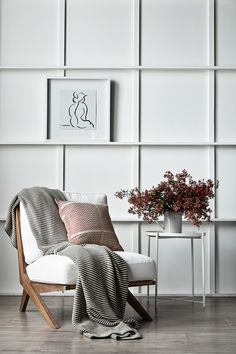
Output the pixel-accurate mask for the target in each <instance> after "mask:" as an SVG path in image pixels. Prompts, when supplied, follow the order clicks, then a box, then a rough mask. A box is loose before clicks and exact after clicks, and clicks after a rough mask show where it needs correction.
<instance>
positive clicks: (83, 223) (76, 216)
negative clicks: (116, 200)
mask: <svg viewBox="0 0 236 354" xmlns="http://www.w3.org/2000/svg"><path fill="white" fill-rule="evenodd" d="M57 204H58V207H59V213H60V217H61V219H62V221H63V222H64V224H65V227H66V230H67V237H68V240H69V242H71V243H75V244H77V245H82V244H85V243H93V244H98V245H104V246H107V247H109V248H110V249H111V250H113V251H122V250H123V249H122V247H121V245H120V244H119V241H118V239H117V236H116V234H115V231H114V228H113V226H112V223H111V218H110V215H109V212H108V206H107V205H105V204H91V203H75V202H69V201H57Z"/></svg>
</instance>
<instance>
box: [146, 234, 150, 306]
mask: <svg viewBox="0 0 236 354" xmlns="http://www.w3.org/2000/svg"><path fill="white" fill-rule="evenodd" d="M150 239H151V237H150V236H149V237H148V257H150ZM147 300H148V302H149V285H147Z"/></svg>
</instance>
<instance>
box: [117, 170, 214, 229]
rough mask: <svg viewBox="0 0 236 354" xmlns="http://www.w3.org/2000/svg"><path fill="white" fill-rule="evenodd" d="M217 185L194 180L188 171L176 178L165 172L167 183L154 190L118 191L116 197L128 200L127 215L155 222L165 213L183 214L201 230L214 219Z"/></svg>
mask: <svg viewBox="0 0 236 354" xmlns="http://www.w3.org/2000/svg"><path fill="white" fill-rule="evenodd" d="M218 185H219V181H216V183H213V181H212V180H211V179H208V180H206V181H205V180H204V179H202V180H198V181H194V180H193V178H192V176H191V175H190V174H189V173H188V172H187V171H186V170H183V171H182V172H180V173H177V174H176V175H174V174H173V173H172V172H170V171H166V172H165V174H164V180H163V181H161V182H160V183H159V184H158V185H157V186H153V187H152V188H151V189H146V190H144V191H140V189H139V188H138V187H136V188H133V189H130V190H121V191H119V192H116V193H115V196H116V197H118V198H120V199H123V198H125V197H127V198H128V202H129V203H130V204H131V206H130V207H129V209H128V212H129V213H131V214H137V215H138V217H142V218H143V220H145V221H148V222H156V221H157V220H158V218H159V217H160V216H161V215H164V214H165V212H168V211H171V212H180V213H182V215H183V216H184V217H185V218H186V219H187V220H189V221H191V222H192V224H193V225H195V226H197V227H199V226H200V225H201V224H202V221H203V220H207V221H210V220H211V218H210V214H211V212H212V210H211V209H210V207H209V201H210V199H212V198H214V196H215V195H214V189H216V188H218Z"/></svg>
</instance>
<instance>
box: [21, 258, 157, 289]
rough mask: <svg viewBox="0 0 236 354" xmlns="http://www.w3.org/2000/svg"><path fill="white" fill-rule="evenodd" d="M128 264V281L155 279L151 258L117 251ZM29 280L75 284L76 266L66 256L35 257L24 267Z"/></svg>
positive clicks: (154, 267)
mask: <svg viewBox="0 0 236 354" xmlns="http://www.w3.org/2000/svg"><path fill="white" fill-rule="evenodd" d="M116 253H117V254H119V255H120V256H121V257H122V258H123V259H124V260H125V261H126V263H127V264H128V269H129V281H140V280H154V279H156V266H155V262H154V261H153V259H152V258H150V257H147V256H144V255H142V254H139V253H133V252H121V251H117V252H116ZM26 270H27V274H28V276H29V278H30V280H32V281H35V282H41V283H53V284H66V285H69V284H75V283H76V279H77V271H76V266H75V264H74V263H73V261H72V260H71V259H70V258H69V257H66V256H58V255H49V256H43V257H40V258H38V259H36V260H35V261H34V262H33V263H31V264H29V265H28V266H27V267H26Z"/></svg>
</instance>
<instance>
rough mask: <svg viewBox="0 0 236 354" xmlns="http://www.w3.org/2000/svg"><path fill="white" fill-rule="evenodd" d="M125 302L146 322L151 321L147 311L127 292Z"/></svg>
mask: <svg viewBox="0 0 236 354" xmlns="http://www.w3.org/2000/svg"><path fill="white" fill-rule="evenodd" d="M127 301H128V303H129V304H130V306H132V307H133V309H134V310H135V311H136V312H137V313H138V314H139V315H140V316H141V317H142V318H143V319H144V320H146V321H152V318H151V316H150V315H149V314H148V313H147V311H146V310H145V309H144V308H143V306H142V305H141V304H140V303H139V301H138V300H137V299H136V297H135V296H134V295H133V294H132V293H131V292H130V291H129V290H128V297H127Z"/></svg>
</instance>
